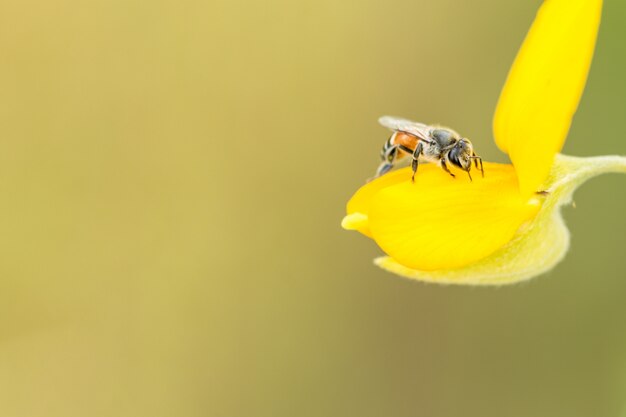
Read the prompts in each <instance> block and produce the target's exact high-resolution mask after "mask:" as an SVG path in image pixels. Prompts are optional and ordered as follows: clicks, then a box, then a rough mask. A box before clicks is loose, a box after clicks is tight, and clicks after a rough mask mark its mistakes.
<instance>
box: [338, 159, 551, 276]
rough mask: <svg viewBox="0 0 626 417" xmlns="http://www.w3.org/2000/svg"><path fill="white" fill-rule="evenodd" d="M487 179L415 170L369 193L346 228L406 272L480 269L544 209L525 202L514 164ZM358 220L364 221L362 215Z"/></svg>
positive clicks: (372, 186) (491, 171)
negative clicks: (482, 261) (477, 265)
mask: <svg viewBox="0 0 626 417" xmlns="http://www.w3.org/2000/svg"><path fill="white" fill-rule="evenodd" d="M485 172H486V174H485V178H481V177H480V176H476V177H477V178H474V181H473V182H470V180H469V178H468V177H466V176H464V174H465V173H462V172H459V173H458V175H459V176H458V177H457V178H452V177H451V176H449V175H448V174H446V173H445V172H444V171H443V170H442V169H440V168H439V167H437V166H435V165H431V164H427V165H423V166H420V168H419V172H418V175H417V176H416V177H415V183H414V184H413V183H411V181H410V178H411V171H410V169H409V168H406V169H402V170H398V171H396V172H394V173H393V175H390V176H389V177H388V178H385V177H386V176H383V177H382V178H380V180H377V181H374V182H371V183H369V184H366V185H365V186H363V187H362V188H361V189H360V190H359V191H358V192H357V193H356V194H355V195H354V197H353V198H352V200H350V202H349V203H348V216H347V217H346V219H344V227H346V223H347V224H348V226H352V225H354V227H347V228H352V229H356V230H359V231H360V232H362V233H364V234H365V235H367V236H370V237H372V238H373V239H374V240H375V241H376V243H377V244H378V245H379V246H380V247H381V248H382V249H383V250H384V251H385V253H387V254H388V255H390V256H391V257H393V258H394V259H396V260H397V261H398V262H399V263H401V264H402V265H404V266H406V267H409V268H416V269H420V270H437V269H451V268H458V267H461V266H464V265H468V264H471V263H474V262H476V261H478V260H480V259H482V258H485V257H487V256H489V255H490V254H492V253H493V252H495V251H497V250H498V249H499V248H501V247H502V246H504V245H505V244H506V243H507V242H509V241H510V240H511V239H512V238H513V237H514V235H515V233H516V232H517V230H518V229H519V228H520V226H521V225H522V224H524V223H525V222H527V221H529V220H530V219H531V218H532V217H534V216H535V214H536V213H537V212H538V210H539V208H540V201H539V199H531V200H530V201H529V200H527V199H523V198H522V196H521V195H520V193H519V188H518V185H517V178H516V176H515V170H514V169H513V167H512V166H511V165H503V164H493V163H487V164H485ZM357 213H358V214H357Z"/></svg>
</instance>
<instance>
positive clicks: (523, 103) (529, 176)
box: [494, 0, 602, 196]
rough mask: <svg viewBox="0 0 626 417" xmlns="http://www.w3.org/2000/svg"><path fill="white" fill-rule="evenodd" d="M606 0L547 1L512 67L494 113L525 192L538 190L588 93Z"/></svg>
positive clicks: (497, 129) (500, 140) (500, 138)
mask: <svg viewBox="0 0 626 417" xmlns="http://www.w3.org/2000/svg"><path fill="white" fill-rule="evenodd" d="M601 11H602V0H546V1H545V2H544V4H543V6H542V7H541V9H540V10H539V13H538V14H537V18H536V19H535V22H534V23H533V25H532V27H531V29H530V31H529V32H528V35H527V36H526V39H525V41H524V43H523V45H522V47H521V49H520V51H519V53H518V55H517V58H516V59H515V62H514V63H513V66H512V67H511V70H510V72H509V76H508V79H507V81H506V84H505V86H504V89H503V90H502V94H501V96H500V100H499V102H498V106H497V109H496V113H495V117H494V135H495V139H496V143H497V144H498V147H500V149H502V150H503V151H504V152H506V153H508V154H509V156H510V158H511V161H512V162H513V165H514V166H515V169H516V170H517V173H518V177H519V181H520V189H521V191H522V194H523V195H525V196H530V195H532V194H533V193H534V192H535V191H539V190H540V188H541V186H542V184H543V182H544V181H545V179H546V177H547V176H548V173H549V172H550V168H551V166H552V163H553V161H554V156H555V155H556V154H557V153H558V152H559V151H560V150H561V148H562V147H563V143H564V142H565V138H566V136H567V133H568V131H569V128H570V124H571V121H572V117H573V116H574V113H575V112H576V108H577V107H578V102H579V101H580V97H581V95H582V93H583V89H584V87H585V83H586V80H587V74H588V72H589V67H590V65H591V59H592V56H593V51H594V46H595V42H596V37H597V32H598V27H599V24H600V15H601Z"/></svg>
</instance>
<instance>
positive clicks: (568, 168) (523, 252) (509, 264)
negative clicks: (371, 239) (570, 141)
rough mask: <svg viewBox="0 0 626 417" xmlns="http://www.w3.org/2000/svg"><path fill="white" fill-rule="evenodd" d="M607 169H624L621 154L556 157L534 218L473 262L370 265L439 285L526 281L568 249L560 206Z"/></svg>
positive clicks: (387, 261)
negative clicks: (444, 266)
mask: <svg viewBox="0 0 626 417" xmlns="http://www.w3.org/2000/svg"><path fill="white" fill-rule="evenodd" d="M610 172H621V173H626V158H624V157H618V156H606V157H594V158H574V157H569V156H564V155H557V158H556V160H555V164H554V167H553V169H552V171H551V173H550V175H549V177H548V179H547V181H546V184H547V185H548V190H549V194H548V195H547V197H546V199H545V201H544V203H543V206H542V208H541V211H540V212H539V214H538V215H537V216H536V217H535V219H534V220H533V221H532V222H531V223H530V224H529V225H528V226H527V227H524V228H523V229H522V230H521V231H520V233H519V234H518V235H517V236H516V237H515V238H514V239H513V240H511V241H510V242H509V243H508V244H507V245H506V246H504V247H502V248H501V249H499V250H498V251H497V252H495V253H494V254H493V255H491V256H489V257H487V258H485V259H483V260H481V261H479V262H476V263H474V264H472V265H469V266H466V267H463V268H457V269H448V270H440V271H419V270H415V269H411V268H407V267H406V266H404V265H402V264H401V263H399V262H398V261H396V260H394V259H393V258H391V257H381V258H378V259H376V260H375V263H376V264H377V265H378V266H380V267H381V268H383V269H385V270H387V271H389V272H393V273H395V274H398V275H401V276H404V277H407V278H411V279H416V280H419V281H427V282H434V283H439V284H463V285H504V284H512V283H515V282H519V281H523V280H527V279H530V278H532V277H534V276H537V275H540V274H542V273H544V272H547V271H549V270H550V269H552V268H553V267H554V266H555V265H556V264H558V263H559V262H560V261H561V260H562V259H563V257H564V256H565V253H566V252H567V250H568V248H569V231H568V230H567V227H566V226H565V224H564V223H563V218H562V216H561V211H560V207H561V206H563V205H566V204H569V203H570V202H571V197H572V194H573V193H574V191H575V190H576V188H578V187H579V186H580V185H582V184H583V183H584V182H585V181H587V180H588V179H590V178H592V177H595V176H597V175H600V174H604V173H610Z"/></svg>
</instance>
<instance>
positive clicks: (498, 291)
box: [0, 0, 626, 417]
mask: <svg viewBox="0 0 626 417" xmlns="http://www.w3.org/2000/svg"><path fill="white" fill-rule="evenodd" d="M540 3H541V2H540V1H539V0H533V1H514V2H503V1H500V0H474V1H472V2H467V1H460V0H439V1H437V2H433V1H430V0H411V1H407V0H392V1H386V2H380V1H361V2H358V1H340V2H337V1H334V0H316V1H306V0H305V1H298V2H293V1H287V0H267V1H263V2H260V1H259V2H257V1H253V0H248V1H232V0H229V1H227V0H210V1H208V2H206V1H194V0H153V1H146V0H90V1H79V0H54V1H43V0H3V1H2V2H1V3H0V57H2V60H1V61H2V64H1V65H0V140H1V148H0V149H1V152H0V195H2V199H1V203H0V234H1V236H2V238H1V239H0V245H1V251H0V253H1V254H2V255H1V262H0V274H1V277H2V278H1V279H0V416H10V417H22V416H24V417H26V416H27V417H38V416H65V417H73V416H77V417H78V416H81V417H83V416H92V417H98V416H151V417H160V416H189V417H193V416H211V417H212V416H215V417H221V416H255V417H264V416H359V417H367V416H372V417H374V416H399V417H402V416H407V417H408V416H418V417H421V416H424V417H426V416H427V417H448V416H449V417H452V416H464V417H469V416H477V417H478V416H480V417H489V416H498V417H500V416H511V417H517V416H519V417H522V416H533V417H537V416H550V417H555V416H564V417H566V416H567V417H576V416H581V417H583V416H585V417H588V416H594V417H595V416H616V415H618V414H619V413H620V412H621V410H622V407H623V406H624V404H626V276H625V275H626V273H625V271H626V256H624V250H625V249H624V248H625V246H626V237H625V236H626V216H624V213H625V212H626V193H625V191H624V190H625V189H626V188H625V187H626V178H624V177H620V176H606V177H601V178H599V179H596V180H594V181H592V182H591V183H589V184H587V185H586V186H584V187H583V188H582V189H581V190H579V192H578V193H577V194H576V203H577V208H576V209H573V208H567V209H566V210H565V217H566V220H567V222H568V224H569V226H570V228H571V231H572V237H573V241H572V248H571V251H570V253H569V254H568V256H567V258H566V259H565V261H564V262H563V263H562V264H560V265H559V266H558V267H557V268H556V269H555V270H554V271H553V272H551V273H549V274H547V275H545V276H542V277H540V278H537V279H535V280H532V281H530V282H528V283H524V284H522V285H517V286H512V287H504V288H495V289H494V288H462V287H439V286H434V285H425V284H421V283H416V282H411V281H408V280H404V279H402V278H399V277H396V276H393V275H390V274H388V273H386V272H383V271H381V270H379V269H377V268H376V267H375V266H373V265H372V259H373V258H374V257H376V256H378V255H380V253H381V252H380V250H379V249H377V248H376V246H375V244H374V243H373V242H371V241H369V240H368V239H365V238H364V237H362V236H360V235H358V234H356V233H349V232H346V231H343V230H342V229H341V228H340V227H339V223H340V220H341V218H342V216H343V214H344V207H345V203H346V201H347V200H348V198H349V197H350V196H351V194H352V193H353V192H354V191H355V190H356V188H357V187H359V186H360V185H361V184H362V183H363V181H364V179H365V178H367V177H369V176H371V175H372V173H373V171H374V169H375V168H376V166H377V164H378V151H379V149H380V147H381V145H382V143H383V142H384V140H385V139H386V138H387V132H386V131H385V130H384V129H383V128H381V127H379V126H378V125H377V122H376V120H377V118H378V117H379V116H380V115H383V114H393V115H400V116H404V117H408V118H411V119H415V120H420V121H424V122H427V123H443V124H446V125H449V126H452V127H454V128H455V129H457V130H459V131H460V132H462V133H463V134H464V135H466V136H468V137H470V138H471V139H472V140H473V142H474V143H475V145H476V147H477V149H479V151H480V153H481V155H482V156H483V157H484V158H485V159H486V160H495V161H506V157H505V156H504V155H502V154H501V153H500V152H499V151H498V150H497V148H496V147H495V145H494V143H493V140H492V136H491V118H492V114H493V110H494V107H495V103H496V100H497V98H498V94H499V91H500V88H501V87H502V85H503V83H504V80H505V77H506V73H507V70H508V68H509V66H510V64H511V62H512V60H513V58H514V56H515V53H516V51H517V48H518V47H519V45H520V43H521V41H522V39H523V37H524V35H525V32H526V30H527V29H528V27H529V26H530V23H531V21H532V19H533V17H534V13H535V11H536V10H537V8H538V7H539V5H540ZM624 39H626V4H625V3H624V2H623V1H619V0H606V2H605V10H604V20H603V26H602V28H601V33H600V37H599V44H598V49H597V53H596V58H595V61H594V65H593V68H592V72H591V75H590V79H589V84H588V88H587V90H586V93H585V96H584V98H583V102H582V104H581V107H580V109H579V113H578V115H577V117H576V119H575V122H574V125H573V128H572V132H571V134H570V137H569V139H568V142H567V144H566V146H565V152H566V153H569V154H573V155H601V154H622V155H626V134H625V133H624V129H623V123H624V115H625V114H626V113H625V111H626V99H625V97H626V80H625V77H624V74H625V73H626V58H625V57H626V44H625V42H624Z"/></svg>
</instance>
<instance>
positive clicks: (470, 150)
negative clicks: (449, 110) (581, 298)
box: [376, 116, 485, 182]
mask: <svg viewBox="0 0 626 417" xmlns="http://www.w3.org/2000/svg"><path fill="white" fill-rule="evenodd" d="M378 122H379V123H380V124H381V125H383V126H384V127H386V128H388V129H390V130H392V131H393V134H392V135H391V137H390V138H389V139H388V140H387V142H385V144H384V145H383V149H382V151H381V153H380V157H381V159H382V160H383V162H382V163H381V164H380V166H379V167H378V170H377V171H376V178H377V177H380V176H381V175H383V174H385V173H387V172H389V170H391V168H393V166H394V163H395V162H396V161H397V160H398V159H400V158H402V157H404V156H405V155H408V156H410V157H412V158H413V160H412V162H411V168H412V169H413V176H412V177H411V181H413V182H415V173H416V172H417V167H418V164H419V161H420V159H423V160H425V161H428V162H433V163H436V164H438V165H439V166H440V167H441V168H442V169H443V170H444V171H445V172H447V173H448V174H450V175H451V176H452V177H455V175H454V174H453V173H452V172H451V171H450V169H449V168H448V163H450V164H451V165H453V166H455V167H457V168H460V169H462V170H463V171H465V172H467V175H469V178H470V181H471V180H472V174H470V170H471V168H472V161H473V162H474V165H475V166H476V169H480V172H481V173H482V176H483V178H484V177H485V171H484V169H483V160H482V158H481V157H480V156H478V155H476V153H475V152H474V147H473V146H472V142H470V141H469V139H467V138H464V137H462V136H461V135H459V134H458V133H457V132H455V131H454V130H452V129H449V128H447V127H442V126H429V125H425V124H423V123H416V122H412V121H410V120H405V119H399V118H396V117H391V116H384V117H381V118H380V119H379V120H378ZM479 163H480V168H479Z"/></svg>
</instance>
